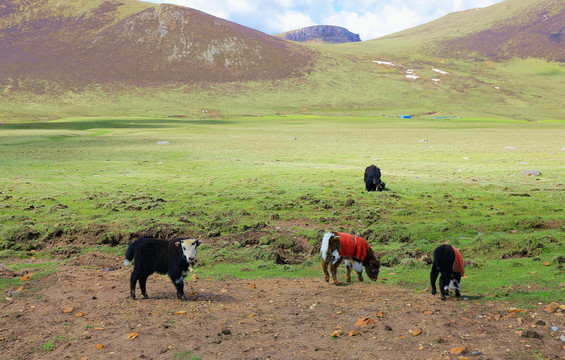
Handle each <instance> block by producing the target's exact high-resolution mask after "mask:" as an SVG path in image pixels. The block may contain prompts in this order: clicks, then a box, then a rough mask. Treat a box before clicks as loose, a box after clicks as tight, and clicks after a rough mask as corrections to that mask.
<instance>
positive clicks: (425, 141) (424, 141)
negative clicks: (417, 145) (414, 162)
mask: <svg viewBox="0 0 565 360" xmlns="http://www.w3.org/2000/svg"><path fill="white" fill-rule="evenodd" d="M420 142H421V143H427V142H428V140H427V139H422V140H420Z"/></svg>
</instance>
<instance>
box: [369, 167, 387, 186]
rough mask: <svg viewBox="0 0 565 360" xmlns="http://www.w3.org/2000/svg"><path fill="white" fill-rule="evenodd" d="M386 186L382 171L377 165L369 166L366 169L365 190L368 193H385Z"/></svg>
mask: <svg viewBox="0 0 565 360" xmlns="http://www.w3.org/2000/svg"><path fill="white" fill-rule="evenodd" d="M385 185H386V184H385V183H384V182H382V181H381V169H379V168H378V167H376V166H375V165H371V166H367V168H366V169H365V188H366V189H367V191H375V190H376V191H383V190H384V189H385Z"/></svg>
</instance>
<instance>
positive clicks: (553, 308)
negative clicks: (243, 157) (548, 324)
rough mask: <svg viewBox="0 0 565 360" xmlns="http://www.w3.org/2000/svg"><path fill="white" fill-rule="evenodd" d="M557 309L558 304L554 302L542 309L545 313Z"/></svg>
mask: <svg viewBox="0 0 565 360" xmlns="http://www.w3.org/2000/svg"><path fill="white" fill-rule="evenodd" d="M557 309H559V304H558V303H556V302H552V303H550V304H549V305H547V306H546V307H545V309H543V311H545V312H546V313H554V312H556V311H557Z"/></svg>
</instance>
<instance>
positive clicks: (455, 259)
mask: <svg viewBox="0 0 565 360" xmlns="http://www.w3.org/2000/svg"><path fill="white" fill-rule="evenodd" d="M440 273H441V276H440V278H439V290H440V292H441V299H442V300H445V297H446V296H447V295H449V289H454V290H455V296H457V297H459V296H461V293H460V286H461V277H462V276H464V275H465V268H464V266H463V257H462V256H461V253H460V252H459V250H457V249H456V248H455V247H453V246H451V245H448V244H443V245H440V246H438V248H437V249H435V250H434V262H433V264H432V271H431V273H430V282H431V284H432V295H435V294H436V280H437V277H438V275H439V274H440Z"/></svg>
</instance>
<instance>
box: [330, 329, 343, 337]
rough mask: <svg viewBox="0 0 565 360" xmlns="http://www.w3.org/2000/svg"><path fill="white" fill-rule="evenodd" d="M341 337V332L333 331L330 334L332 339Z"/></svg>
mask: <svg viewBox="0 0 565 360" xmlns="http://www.w3.org/2000/svg"><path fill="white" fill-rule="evenodd" d="M341 335H343V330H334V331H333V332H332V335H331V336H332V337H340V336H341Z"/></svg>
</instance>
